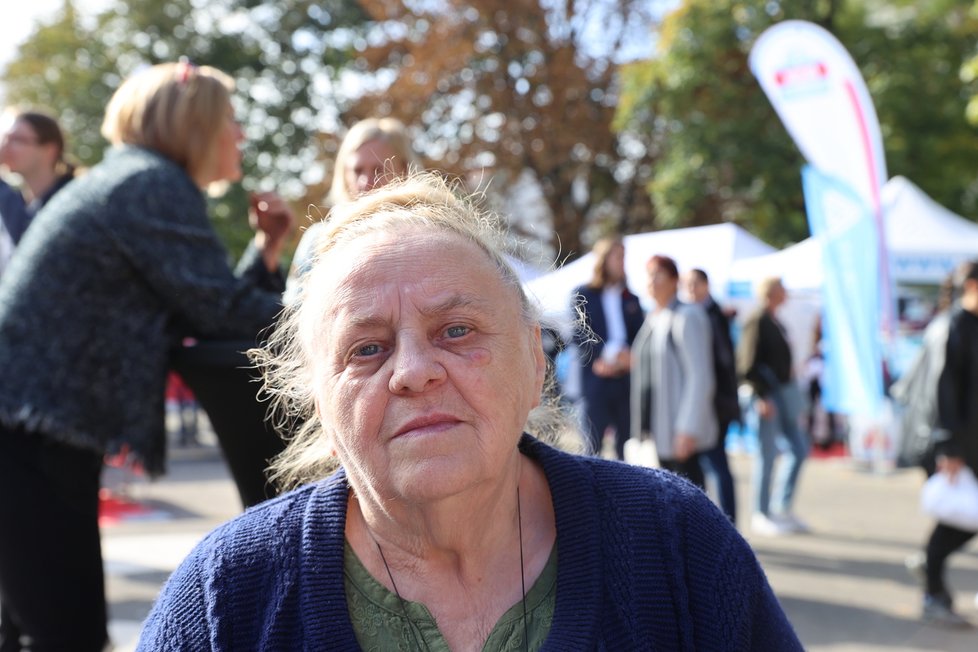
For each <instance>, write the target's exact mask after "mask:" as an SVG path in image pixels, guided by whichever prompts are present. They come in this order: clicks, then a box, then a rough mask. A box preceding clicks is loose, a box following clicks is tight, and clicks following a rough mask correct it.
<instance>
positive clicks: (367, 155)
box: [285, 118, 421, 301]
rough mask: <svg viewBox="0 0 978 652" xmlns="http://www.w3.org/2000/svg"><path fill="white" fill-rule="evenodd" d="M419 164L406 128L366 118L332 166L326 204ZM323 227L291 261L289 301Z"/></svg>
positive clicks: (306, 237)
mask: <svg viewBox="0 0 978 652" xmlns="http://www.w3.org/2000/svg"><path fill="white" fill-rule="evenodd" d="M420 164H421V162H420V160H419V159H418V157H417V155H416V154H415V153H414V150H413V149H412V147H411V138H410V136H409V135H408V132H407V128H406V127H405V126H404V124H403V123H401V122H400V121H399V120H395V119H394V118H367V119H365V120H361V121H360V122H358V123H356V124H355V125H353V126H352V127H350V130H349V131H348V132H346V136H344V138H343V142H342V143H341V144H340V149H339V151H338V152H337V153H336V162H335V164H334V165H333V180H332V183H331V185H330V187H329V195H328V196H327V197H326V203H327V204H328V205H329V206H335V205H337V204H340V203H343V202H348V201H350V200H352V199H355V198H356V197H358V196H359V195H361V194H363V193H365V192H367V191H370V190H373V189H374V188H379V187H380V186H383V185H384V184H385V183H388V182H390V181H393V180H394V179H397V178H399V177H403V176H404V175H405V174H407V172H408V170H409V169H420ZM322 229H323V223H322V222H315V223H314V224H312V225H310V226H309V228H308V229H306V232H305V233H303V234H302V239H301V240H299V245H298V246H297V247H296V249H295V255H294V256H293V257H292V273H291V274H290V275H289V280H288V284H287V285H288V287H287V289H286V293H285V298H286V301H291V300H292V299H294V298H295V297H296V296H297V295H298V290H299V279H301V278H302V277H303V276H305V274H306V273H307V272H308V271H309V268H310V267H311V265H312V256H313V254H314V252H315V250H316V243H317V242H318V240H319V237H320V235H321V233H322Z"/></svg>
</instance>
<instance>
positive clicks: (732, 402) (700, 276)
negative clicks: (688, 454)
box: [685, 268, 741, 524]
mask: <svg viewBox="0 0 978 652" xmlns="http://www.w3.org/2000/svg"><path fill="white" fill-rule="evenodd" d="M685 281H686V283H685V289H686V294H688V295H689V298H690V299H691V300H692V302H693V303H698V304H699V305H701V306H703V308H704V309H705V310H706V314H707V316H708V317H709V318H710V330H711V335H712V352H713V375H714V378H715V380H716V387H715V389H714V394H713V411H714V412H715V413H716V417H717V430H718V432H717V443H716V445H715V446H713V447H712V448H710V449H709V450H707V451H704V452H703V454H702V455H700V462H701V463H702V464H703V469H704V471H706V473H707V474H708V475H712V476H713V478H714V481H715V485H716V491H717V502H719V503H720V509H722V510H723V513H724V514H726V515H727V518H729V519H730V522H731V523H734V524H736V523H737V496H736V491H735V489H734V479H733V474H732V473H731V472H730V463H729V461H728V460H727V430H729V429H730V424H731V423H733V422H734V421H737V422H739V421H740V419H741V417H740V399H739V396H738V394H737V384H738V381H737V364H736V360H735V359H734V346H733V339H732V338H731V336H730V318H729V317H728V316H727V315H726V313H724V311H723V308H721V307H720V305H719V304H718V303H717V302H716V300H714V298H713V296H712V295H711V294H710V277H709V276H707V274H706V272H705V271H703V270H702V269H699V268H694V269H691V270H689V273H688V274H687V275H686V278H685Z"/></svg>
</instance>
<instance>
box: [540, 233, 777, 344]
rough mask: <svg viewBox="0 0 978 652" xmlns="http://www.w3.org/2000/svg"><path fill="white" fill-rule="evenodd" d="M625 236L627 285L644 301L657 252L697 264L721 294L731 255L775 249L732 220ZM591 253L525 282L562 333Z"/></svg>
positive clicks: (683, 265) (682, 265)
mask: <svg viewBox="0 0 978 652" xmlns="http://www.w3.org/2000/svg"><path fill="white" fill-rule="evenodd" d="M624 241H625V274H626V276H627V277H628V285H629V288H630V289H631V290H632V292H634V293H635V294H636V295H638V297H639V298H640V299H641V300H642V301H643V303H645V304H646V306H648V303H649V302H650V301H651V298H650V297H649V294H648V289H647V274H646V271H645V264H646V263H647V262H648V260H649V258H651V257H652V256H653V255H655V254H664V255H667V256H670V257H671V258H673V259H674V260H675V261H676V264H677V265H678V267H679V272H680V273H683V272H685V271H687V270H689V269H691V268H694V267H699V268H701V269H703V270H704V271H705V272H706V273H707V274H708V275H709V276H710V285H711V287H712V288H714V290H715V291H716V292H717V293H718V294H720V295H722V294H723V289H724V288H726V287H727V275H728V272H729V270H730V267H731V264H732V263H733V262H734V261H735V260H739V259H742V258H750V257H756V256H762V255H764V254H769V253H771V252H773V251H775V249H774V248H773V247H772V246H770V245H769V244H767V243H765V242H763V241H762V240H759V239H758V238H756V237H754V236H752V235H751V234H750V233H748V232H747V231H745V230H744V229H743V228H741V227H739V226H737V225H735V224H729V223H725V224H711V225H709V226H697V227H690V228H685V229H669V230H665V231H652V232H649V233H639V234H636V235H628V236H625V238H624ZM593 269H594V255H593V254H590V253H588V254H586V255H584V256H582V257H580V258H578V259H577V260H575V261H574V262H572V263H568V264H567V265H564V266H563V267H561V268H559V269H557V270H555V271H553V272H550V273H549V274H544V275H543V276H540V277H538V278H535V279H533V280H531V281H529V282H527V283H525V284H524V287H525V288H526V290H527V292H528V293H529V294H530V296H531V298H535V299H536V300H537V301H539V303H540V305H541V307H542V308H543V314H544V317H545V318H546V319H548V320H549V321H551V322H554V323H555V324H556V325H557V326H558V327H560V328H561V330H564V331H565V332H564V335H565V336H566V335H567V333H566V326H567V324H568V320H569V318H570V305H571V294H572V293H573V291H574V288H576V287H577V286H579V285H583V284H584V283H587V282H588V281H589V280H590V279H591V275H592V272H593Z"/></svg>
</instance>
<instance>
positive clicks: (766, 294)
mask: <svg viewBox="0 0 978 652" xmlns="http://www.w3.org/2000/svg"><path fill="white" fill-rule="evenodd" d="M776 287H784V284H783V283H782V281H781V277H780V276H768V277H767V278H763V279H761V281H760V282H759V283H758V284H757V296H758V297H760V298H761V299H762V300H765V301H766V300H767V299H770V298H771V294H772V293H773V292H774V288H776Z"/></svg>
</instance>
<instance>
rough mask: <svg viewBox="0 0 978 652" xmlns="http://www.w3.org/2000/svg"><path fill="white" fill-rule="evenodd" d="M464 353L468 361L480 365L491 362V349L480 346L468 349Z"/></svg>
mask: <svg viewBox="0 0 978 652" xmlns="http://www.w3.org/2000/svg"><path fill="white" fill-rule="evenodd" d="M465 355H466V358H468V360H469V362H471V363H472V364H475V365H478V366H480V367H482V366H485V365H488V364H489V363H490V362H492V351H490V350H489V349H487V348H484V347H481V346H480V347H475V348H473V349H470V350H469V351H467V352H466V354H465Z"/></svg>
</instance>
